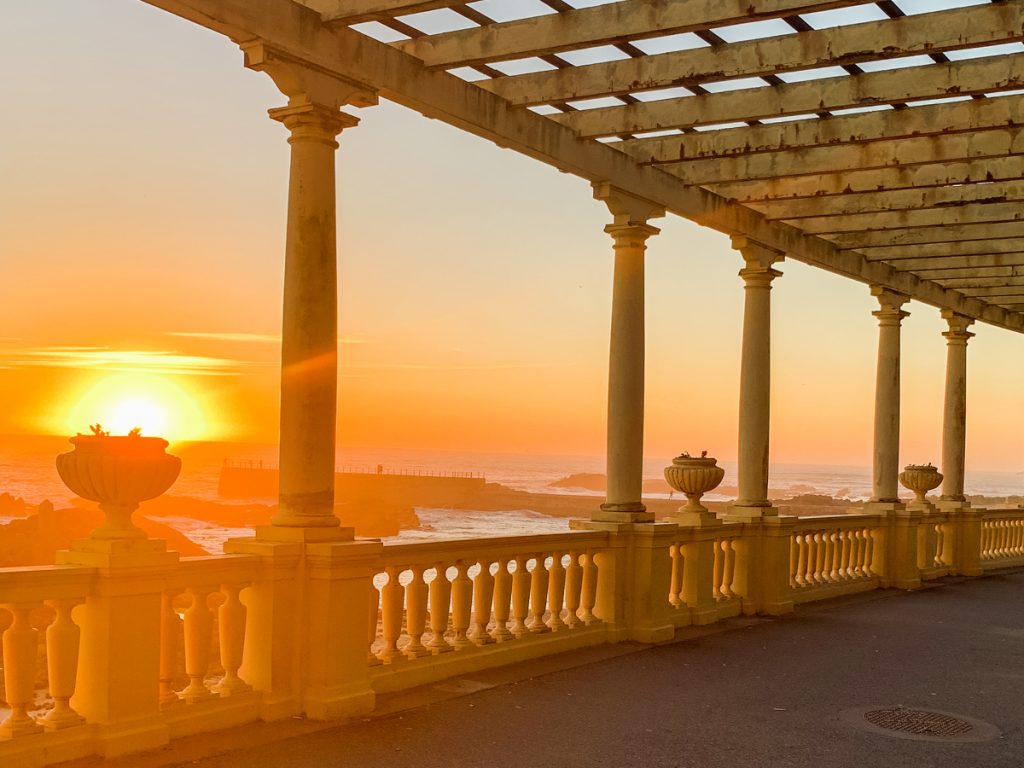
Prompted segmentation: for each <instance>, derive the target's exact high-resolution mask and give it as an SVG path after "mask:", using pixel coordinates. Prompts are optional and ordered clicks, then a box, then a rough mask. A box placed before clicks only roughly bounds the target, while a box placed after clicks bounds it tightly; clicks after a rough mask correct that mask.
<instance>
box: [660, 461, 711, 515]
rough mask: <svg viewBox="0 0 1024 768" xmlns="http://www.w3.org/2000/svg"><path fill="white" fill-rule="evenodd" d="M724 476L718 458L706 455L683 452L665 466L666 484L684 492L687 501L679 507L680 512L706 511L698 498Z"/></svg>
mask: <svg viewBox="0 0 1024 768" xmlns="http://www.w3.org/2000/svg"><path fill="white" fill-rule="evenodd" d="M724 477H725V470H724V469H722V468H721V467H720V466H718V460H717V459H714V458H711V457H708V456H699V457H693V456H689V455H688V454H685V453H684V454H683V455H681V456H677V457H676V458H674V459H672V466H670V467H665V480H666V481H667V482H668V484H669V485H670V486H672V487H673V488H674V489H675V490H677V491H679V492H680V493H683V494H686V499H687V502H686V505H685V506H683V507H680V508H679V513H680V514H688V513H704V512H707V511H708V508H707V507H705V506H704V505H703V504H701V503H700V498H701V496H703V495H704V494H705V493H707V492H708V491H713V490H714V489H715V488H717V487H718V485H719V483H721V482H722V478H724Z"/></svg>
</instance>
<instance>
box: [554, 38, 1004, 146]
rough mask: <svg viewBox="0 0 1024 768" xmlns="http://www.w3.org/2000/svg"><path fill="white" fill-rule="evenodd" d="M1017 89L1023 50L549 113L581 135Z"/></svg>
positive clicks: (685, 126)
mask: <svg viewBox="0 0 1024 768" xmlns="http://www.w3.org/2000/svg"><path fill="white" fill-rule="evenodd" d="M1019 88H1024V54H1015V55H1012V56H997V57H993V58H987V59H976V60H967V61H954V62H949V63H946V64H932V65H928V66H925V67H921V68H920V69H916V70H914V74H913V76H912V77H911V76H908V74H907V71H906V70H899V69H898V70H891V71H885V72H868V73H864V74H859V75H850V76H847V77H832V78H828V79H825V80H815V81H810V82H806V83H792V84H789V85H775V86H773V87H763V88H749V89H745V90H742V91H728V92H726V93H710V94H705V95H702V96H689V97H683V98H676V99H665V100H663V101H652V102H638V103H636V104H629V105H627V106H614V107H602V108H600V109H587V110H579V111H576V112H566V113H564V114H560V115H552V116H551V119H552V120H555V121H557V122H559V123H562V125H567V126H569V127H570V128H572V129H573V130H574V131H576V132H577V133H578V134H579V135H580V136H583V137H592V136H626V135H631V134H634V133H642V132H644V131H655V130H668V129H672V128H679V129H689V128H694V127H697V126H707V125H721V124H729V123H736V122H750V121H753V120H765V119H772V118H777V117H785V116H792V115H811V114H818V113H821V112H829V111H832V110H840V109H856V108H860V107H871V106H877V105H879V104H903V103H906V102H908V101H915V100H924V99H941V98H949V97H952V96H969V95H980V94H985V93H994V92H996V91H1002V90H1016V89H1019ZM1003 98H1008V97H1003ZM918 109H921V107H918ZM737 130H740V129H737ZM647 141H648V142H649V143H650V145H651V146H652V147H654V148H652V149H651V150H650V153H651V154H657V153H658V150H657V149H656V147H657V146H658V144H659V142H666V149H665V150H663V153H664V154H666V155H667V156H669V157H672V156H678V155H679V151H678V150H674V151H673V150H672V149H671V146H672V145H671V139H649V140H647Z"/></svg>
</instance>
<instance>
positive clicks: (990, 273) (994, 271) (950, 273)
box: [914, 254, 1024, 282]
mask: <svg viewBox="0 0 1024 768" xmlns="http://www.w3.org/2000/svg"><path fill="white" fill-rule="evenodd" d="M1018 255H1019V256H1020V257H1021V258H1020V259H1019V262H1020V263H1018V264H1014V265H1010V266H1005V267H977V266H963V267H948V268H945V269H918V270H915V271H914V274H916V275H917V276H918V277H920V278H921V279H923V280H935V281H936V282H938V281H940V280H942V279H946V278H949V279H952V278H957V277H963V276H964V275H965V274H969V275H970V276H971V277H972V278H973V279H978V278H985V277H1024V254H1018Z"/></svg>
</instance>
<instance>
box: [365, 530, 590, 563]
mask: <svg viewBox="0 0 1024 768" xmlns="http://www.w3.org/2000/svg"><path fill="white" fill-rule="evenodd" d="M607 543H608V533H607V532H606V531H574V532H568V533H541V534H534V535H523V536H496V537H490V538H481V539H443V540H440V541H421V542H396V543H389V544H385V545H384V555H383V559H384V562H385V563H386V564H390V565H402V564H409V563H412V562H424V563H430V564H433V563H434V562H437V561H441V560H451V561H455V560H465V559H467V558H475V557H478V556H480V555H487V556H491V557H495V556H501V555H515V554H522V553H525V552H536V553H542V552H550V551H552V550H555V549H565V550H570V549H572V550H576V549H581V548H594V547H600V546H603V545H605V544H607Z"/></svg>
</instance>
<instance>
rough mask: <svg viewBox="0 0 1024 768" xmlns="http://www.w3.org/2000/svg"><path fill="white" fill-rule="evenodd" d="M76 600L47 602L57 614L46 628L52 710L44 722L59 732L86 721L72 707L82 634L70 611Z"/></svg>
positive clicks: (49, 728)
mask: <svg viewBox="0 0 1024 768" xmlns="http://www.w3.org/2000/svg"><path fill="white" fill-rule="evenodd" d="M78 602H79V601H77V600H47V601H46V604H47V605H48V606H50V607H51V608H52V609H53V611H54V613H55V614H56V615H55V618H54V620H53V623H51V624H50V626H49V627H47V628H46V674H47V677H48V678H49V681H50V696H51V697H52V698H53V709H51V710H50V711H49V713H48V714H47V715H46V717H45V718H43V720H42V725H43V726H44V727H45V728H46V729H47V730H59V729H61V728H68V727H70V726H73V725H78V724H79V723H84V722H85V718H83V717H82V716H81V715H79V714H78V713H77V712H75V710H73V709H72V708H71V703H70V700H71V697H72V696H74V694H75V676H76V675H77V674H78V647H79V643H78V641H79V637H80V635H81V632H80V631H79V629H78V625H77V624H75V622H74V621H72V619H71V609H72V608H74V607H75V605H76V604H77V603H78Z"/></svg>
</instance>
